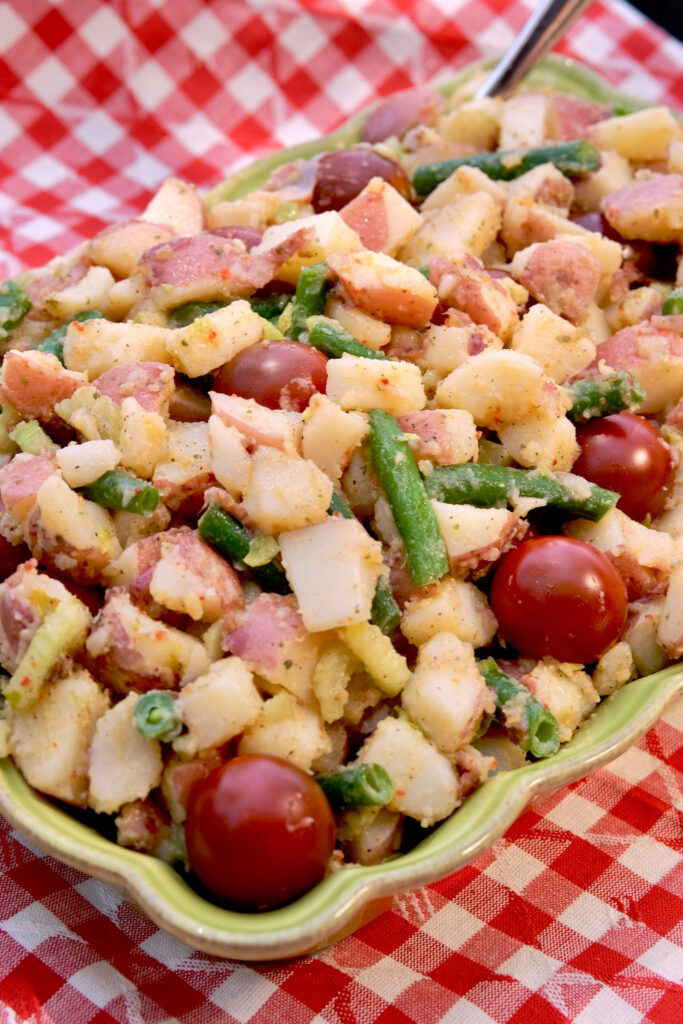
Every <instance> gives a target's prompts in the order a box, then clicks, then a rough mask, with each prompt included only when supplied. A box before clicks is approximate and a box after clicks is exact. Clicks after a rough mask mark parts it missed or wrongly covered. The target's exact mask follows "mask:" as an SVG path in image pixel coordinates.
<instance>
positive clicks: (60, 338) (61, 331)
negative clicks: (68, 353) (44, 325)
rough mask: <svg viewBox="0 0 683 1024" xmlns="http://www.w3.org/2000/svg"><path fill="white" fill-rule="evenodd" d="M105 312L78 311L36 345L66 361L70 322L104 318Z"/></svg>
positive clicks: (92, 310)
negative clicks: (66, 340)
mask: <svg viewBox="0 0 683 1024" xmlns="http://www.w3.org/2000/svg"><path fill="white" fill-rule="evenodd" d="M103 319H104V314H103V313H100V311H99V310H97V309H86V310H84V311H83V312H82V313H76V315H75V316H72V317H71V318H70V319H69V322H68V323H66V324H62V326H61V327H56V328H55V329H54V331H52V332H51V333H50V334H48V336H47V337H46V338H43V340H42V341H41V342H40V344H39V345H36V351H37V352H49V353H50V355H53V356H57V359H59V361H60V363H63V362H64V339H65V338H66V332H67V330H68V327H69V324H71V323H74V321H76V322H77V323H84V321H86V320H103Z"/></svg>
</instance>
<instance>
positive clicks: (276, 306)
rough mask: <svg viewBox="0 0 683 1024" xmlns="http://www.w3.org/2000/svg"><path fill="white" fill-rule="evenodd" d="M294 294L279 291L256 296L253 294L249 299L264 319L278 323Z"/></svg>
mask: <svg viewBox="0 0 683 1024" xmlns="http://www.w3.org/2000/svg"><path fill="white" fill-rule="evenodd" d="M291 298H292V296H291V295H290V294H288V293H287V292H277V293H274V294H273V295H262V296H260V297H259V298H256V297H255V296H253V295H252V297H251V298H250V299H249V305H250V306H251V308H252V309H253V310H254V312H255V313H258V315H259V316H261V317H263V319H264V320H270V322H271V323H272V324H277V321H278V320H279V318H280V314H281V313H282V311H283V309H284V308H285V306H286V305H287V303H288V302H290V301H291Z"/></svg>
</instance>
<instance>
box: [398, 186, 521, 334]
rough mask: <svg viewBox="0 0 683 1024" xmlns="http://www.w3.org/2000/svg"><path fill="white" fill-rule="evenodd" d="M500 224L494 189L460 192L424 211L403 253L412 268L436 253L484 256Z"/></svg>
mask: <svg viewBox="0 0 683 1024" xmlns="http://www.w3.org/2000/svg"><path fill="white" fill-rule="evenodd" d="M500 225H501V205H500V203H499V202H498V201H497V200H496V199H495V198H494V196H492V195H491V194H490V192H488V191H485V192H484V191H482V192H474V193H471V194H467V195H456V196H454V197H453V199H452V200H451V202H449V203H448V204H447V205H446V206H441V207H438V208H436V209H428V210H426V211H425V212H424V214H423V224H422V227H421V228H419V230H418V231H416V232H415V234H414V235H413V237H412V238H411V239H410V241H409V242H408V243H407V244H406V245H404V246H403V248H402V249H401V251H400V254H399V255H400V257H401V259H402V260H404V261H405V262H406V263H407V264H409V265H410V266H411V267H419V266H421V265H422V264H423V263H428V262H429V260H430V259H431V258H432V257H434V256H440V257H447V256H451V255H453V254H456V253H470V254H471V255H472V256H481V254H482V253H483V252H484V251H485V250H486V249H488V247H489V246H490V245H491V243H492V242H494V241H495V239H496V236H497V235H498V232H499V231H500ZM416 326H419V325H416Z"/></svg>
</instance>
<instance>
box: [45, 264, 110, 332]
mask: <svg viewBox="0 0 683 1024" xmlns="http://www.w3.org/2000/svg"><path fill="white" fill-rule="evenodd" d="M114 283H115V282H114V277H113V275H112V273H111V271H110V270H108V269H107V268H106V267H88V269H87V270H86V272H85V274H83V276H82V277H80V278H79V279H78V281H76V282H75V283H74V284H70V285H67V286H66V287H65V288H62V289H60V290H59V291H54V292H50V293H49V294H47V295H45V296H43V305H44V307H45V309H46V310H47V312H48V313H49V314H50V316H54V317H57V318H58V319H60V320H68V319H69V318H70V317H73V316H76V314H77V313H83V312H85V311H86V310H94V309H97V310H99V312H100V313H102V314H103V315H104V316H109V313H110V304H109V292H110V291H111V288H112V286H113V285H114Z"/></svg>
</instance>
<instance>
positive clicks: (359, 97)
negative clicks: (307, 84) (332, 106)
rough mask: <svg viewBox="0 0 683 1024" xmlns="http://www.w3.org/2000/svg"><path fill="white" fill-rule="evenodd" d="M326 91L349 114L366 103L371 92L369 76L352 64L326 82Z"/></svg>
mask: <svg viewBox="0 0 683 1024" xmlns="http://www.w3.org/2000/svg"><path fill="white" fill-rule="evenodd" d="M325 92H326V93H327V95H328V96H330V97H334V100H335V102H336V103H338V104H339V107H340V108H341V109H342V110H344V111H345V112H346V113H348V114H350V113H352V111H354V110H356V108H357V107H360V106H362V105H363V104H364V103H366V102H367V100H368V99H369V97H370V94H371V91H370V86H369V84H368V80H367V78H365V76H364V75H361V73H360V72H359V71H356V69H355V68H353V67H351V66H350V65H349V66H347V67H345V68H344V69H343V71H340V72H339V73H338V74H337V75H334V76H333V77H332V78H331V79H330V80H329V82H327V83H326V85H325Z"/></svg>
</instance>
